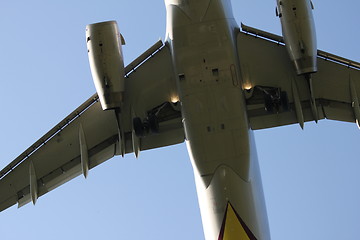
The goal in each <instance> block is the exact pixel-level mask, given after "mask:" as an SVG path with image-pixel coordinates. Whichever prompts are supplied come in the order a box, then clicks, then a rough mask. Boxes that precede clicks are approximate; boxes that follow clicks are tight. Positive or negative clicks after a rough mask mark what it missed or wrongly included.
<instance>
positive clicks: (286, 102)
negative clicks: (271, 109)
mask: <svg viewBox="0 0 360 240" xmlns="http://www.w3.org/2000/svg"><path fill="white" fill-rule="evenodd" d="M280 104H281V106H282V108H283V110H284V111H289V98H288V95H287V92H280Z"/></svg>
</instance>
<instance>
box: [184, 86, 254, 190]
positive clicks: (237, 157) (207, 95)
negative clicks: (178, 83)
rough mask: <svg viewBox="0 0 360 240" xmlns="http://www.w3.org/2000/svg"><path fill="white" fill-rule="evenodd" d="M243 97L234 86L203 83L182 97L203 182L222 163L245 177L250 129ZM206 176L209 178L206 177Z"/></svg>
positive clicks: (185, 119) (191, 146) (191, 142)
mask: <svg viewBox="0 0 360 240" xmlns="http://www.w3.org/2000/svg"><path fill="white" fill-rule="evenodd" d="M242 101H243V98H242V95H241V92H240V90H239V89H237V88H224V87H218V86H217V87H206V88H204V89H202V90H201V91H200V92H199V93H196V94H191V95H188V96H186V97H184V98H183V100H182V103H183V116H184V124H185V128H186V139H187V141H188V144H189V147H190V148H191V151H192V154H193V156H194V159H195V160H194V161H195V162H194V164H195V166H194V167H196V168H197V169H198V171H199V173H200V174H201V176H203V177H204V180H205V181H206V180H207V181H206V183H205V184H206V185H207V184H209V179H210V178H211V175H212V174H213V173H214V172H215V170H216V168H217V167H218V166H219V165H221V164H226V165H229V166H231V167H232V168H234V169H237V170H238V171H237V173H238V174H239V175H240V176H241V177H242V178H243V179H244V180H246V181H247V179H248V169H249V154H250V147H249V133H248V127H247V126H248V125H247V121H246V116H245V114H244V113H243V112H241V111H244V109H241V108H240V107H239V106H241V102H242ZM207 176H208V178H207Z"/></svg>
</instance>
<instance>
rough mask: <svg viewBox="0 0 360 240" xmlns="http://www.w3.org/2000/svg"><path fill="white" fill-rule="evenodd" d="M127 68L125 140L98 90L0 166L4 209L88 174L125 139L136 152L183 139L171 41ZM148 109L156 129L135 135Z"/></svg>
mask: <svg viewBox="0 0 360 240" xmlns="http://www.w3.org/2000/svg"><path fill="white" fill-rule="evenodd" d="M125 72H126V81H125V84H126V88H125V89H126V93H125V101H124V106H123V108H122V111H121V113H120V118H121V131H122V135H123V137H122V143H121V141H119V135H120V134H119V131H120V130H119V125H118V119H119V117H117V115H116V113H115V112H114V111H103V110H102V108H101V106H100V103H99V101H98V96H97V94H94V95H93V96H91V97H90V98H89V99H88V100H87V101H85V102H84V103H83V104H82V105H81V106H80V107H78V108H77V109H76V110H75V111H74V112H72V113H71V114H70V115H69V116H67V117H66V118H65V119H64V120H63V121H61V122H60V123H59V124H58V125H56V126H55V127H54V128H53V129H51V130H50V131H49V132H48V133H46V134H45V135H44V136H43V137H42V138H40V139H39V140H38V141H37V142H35V143H34V144H33V145H32V146H30V148H28V149H27V150H26V151H25V152H24V153H22V154H21V155H20V156H19V157H17V158H16V159H15V160H14V161H12V162H11V163H10V164H9V165H8V166H6V167H5V168H4V169H3V170H1V171H0V193H1V194H0V211H3V210H4V209H6V208H8V207H10V206H12V205H14V204H16V203H18V206H19V207H21V206H23V205H25V204H26V203H28V202H30V201H33V202H34V203H35V202H36V200H37V198H38V197H39V196H42V195H44V194H45V193H47V192H49V191H51V190H53V189H55V188H56V187H58V186H60V185H62V184H63V183H65V182H67V181H69V180H71V179H72V178H74V177H76V176H78V175H80V174H84V175H85V176H86V175H87V170H88V169H91V168H94V167H96V166H97V165H99V164H101V163H103V162H105V161H106V160H108V159H110V158H112V157H113V156H114V155H119V154H121V150H120V149H121V146H120V145H121V144H122V145H123V149H124V150H125V153H131V152H134V150H135V151H136V152H137V153H138V152H139V151H141V150H146V149H152V148H157V147H163V146H168V145H173V144H177V143H181V142H183V141H184V131H183V127H182V122H181V113H180V110H179V108H178V106H177V104H176V103H175V104H174V103H172V102H171V98H173V97H174V96H176V95H177V94H176V87H175V81H174V73H173V66H172V61H171V55H170V51H169V49H168V47H167V46H166V45H164V44H163V43H162V42H161V41H159V42H157V43H156V44H155V45H154V46H152V47H151V48H150V49H149V50H147V51H145V52H144V53H143V54H142V55H141V56H140V57H139V58H137V59H135V60H134V61H133V62H132V63H130V64H129V65H128V66H127V67H126V68H125ZM140 96H141V98H140ZM149 112H156V115H157V118H158V124H159V128H158V132H157V133H156V134H147V135H145V136H143V137H137V136H136V135H135V134H134V129H133V123H132V122H133V118H134V117H138V118H139V119H143V118H146V116H147V114H148V113H149ZM135 142H136V144H134V143H135ZM135 147H136V148H137V149H135Z"/></svg>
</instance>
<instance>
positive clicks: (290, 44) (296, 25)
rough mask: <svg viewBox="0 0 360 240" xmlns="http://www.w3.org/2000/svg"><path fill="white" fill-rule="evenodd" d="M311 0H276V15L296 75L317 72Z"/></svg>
mask: <svg viewBox="0 0 360 240" xmlns="http://www.w3.org/2000/svg"><path fill="white" fill-rule="evenodd" d="M312 9H313V5H312V2H311V0H277V9H276V13H277V15H278V16H279V18H280V22H281V27H282V33H283V36H284V41H285V45H286V48H287V51H288V53H289V56H290V59H291V61H292V62H294V65H295V68H296V72H297V74H299V75H300V74H309V73H314V72H316V71H317V43H316V32H315V24H314V18H313V14H312Z"/></svg>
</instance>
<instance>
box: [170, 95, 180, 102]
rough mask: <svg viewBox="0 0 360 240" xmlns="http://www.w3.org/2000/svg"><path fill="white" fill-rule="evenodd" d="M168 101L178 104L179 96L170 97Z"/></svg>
mask: <svg viewBox="0 0 360 240" xmlns="http://www.w3.org/2000/svg"><path fill="white" fill-rule="evenodd" d="M170 101H171V102H172V103H176V102H178V101H179V96H178V95H173V96H171V97H170Z"/></svg>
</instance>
